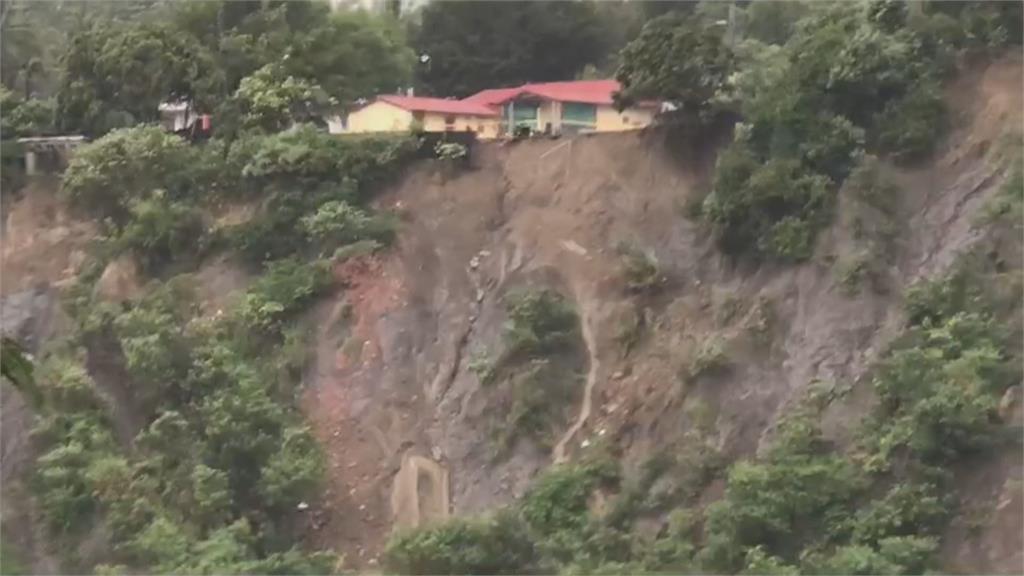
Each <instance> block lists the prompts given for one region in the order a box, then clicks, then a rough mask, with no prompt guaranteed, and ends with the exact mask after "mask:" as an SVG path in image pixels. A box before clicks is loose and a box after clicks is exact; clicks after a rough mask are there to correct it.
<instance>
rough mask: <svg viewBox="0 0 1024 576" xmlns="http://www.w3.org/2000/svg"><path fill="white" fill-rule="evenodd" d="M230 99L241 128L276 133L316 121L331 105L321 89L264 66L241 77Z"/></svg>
mask: <svg viewBox="0 0 1024 576" xmlns="http://www.w3.org/2000/svg"><path fill="white" fill-rule="evenodd" d="M233 100H234V101H235V103H236V104H237V105H238V106H239V108H240V109H241V111H242V117H241V125H242V128H243V129H259V130H266V131H268V132H269V131H278V130H284V129H285V128H288V127H289V126H291V125H292V124H295V123H300V122H307V121H309V120H311V119H314V118H319V117H320V116H321V115H322V114H323V113H324V112H325V111H326V109H327V108H328V107H329V106H331V105H333V104H334V101H333V99H332V98H330V97H329V96H328V95H327V93H326V92H324V90H323V88H321V87H320V86H319V85H317V84H316V83H314V82H311V81H309V80H306V79H304V78H296V77H294V76H291V75H289V74H288V73H287V72H286V71H285V69H284V67H282V66H280V65H278V64H267V65H265V66H263V67H262V68H260V69H259V70H256V71H255V72H253V73H252V74H250V75H249V76H246V77H245V78H242V81H241V82H239V84H238V90H237V91H235V94H234V96H233Z"/></svg>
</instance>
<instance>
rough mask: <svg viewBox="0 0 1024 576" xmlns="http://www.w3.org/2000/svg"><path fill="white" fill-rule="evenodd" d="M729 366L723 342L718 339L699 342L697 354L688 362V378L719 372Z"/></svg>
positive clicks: (713, 338)
mask: <svg viewBox="0 0 1024 576" xmlns="http://www.w3.org/2000/svg"><path fill="white" fill-rule="evenodd" d="M728 364H729V356H728V355H727V354H726V352H725V342H723V341H722V339H721V338H720V337H712V338H708V339H705V340H704V341H702V342H701V345H700V347H699V348H698V349H697V353H696V354H695V355H694V356H693V359H692V360H691V361H690V366H689V369H688V376H689V377H690V378H696V377H698V376H700V375H702V374H707V373H709V372H713V371H716V370H721V369H722V368H725V367H726V366H728Z"/></svg>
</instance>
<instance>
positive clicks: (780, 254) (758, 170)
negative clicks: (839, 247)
mask: <svg viewBox="0 0 1024 576" xmlns="http://www.w3.org/2000/svg"><path fill="white" fill-rule="evenodd" d="M833 194H834V191H833V189H832V185H831V183H830V181H829V180H828V179H827V178H825V177H824V176H819V175H810V174H806V173H804V172H803V171H802V170H801V168H800V165H799V163H797V162H796V161H791V160H770V161H769V162H768V163H766V164H764V165H758V164H757V163H756V161H755V160H754V159H753V158H752V157H751V156H750V154H749V152H747V151H746V150H744V148H743V147H742V146H740V147H736V146H734V147H733V148H731V149H730V150H729V151H727V152H725V153H724V154H723V156H722V158H721V159H720V160H719V164H718V168H717V170H716V176H715V187H714V191H713V192H712V193H711V194H710V195H709V196H708V197H707V199H706V200H705V202H704V214H705V215H706V216H707V217H708V218H709V219H710V220H711V222H713V223H714V224H715V225H716V226H717V227H718V228H719V239H720V242H721V244H722V246H723V248H725V249H726V250H727V251H730V252H733V253H736V252H740V251H743V250H748V249H751V248H754V249H756V250H757V251H758V252H760V253H762V254H765V255H768V256H773V257H776V258H780V259H785V260H802V259H805V258H807V257H808V256H810V253H811V250H812V248H813V245H812V241H813V239H814V235H815V233H816V232H817V230H818V229H820V228H821V227H822V226H823V225H824V224H825V223H826V222H827V219H828V217H829V216H830V210H831V206H832V202H833Z"/></svg>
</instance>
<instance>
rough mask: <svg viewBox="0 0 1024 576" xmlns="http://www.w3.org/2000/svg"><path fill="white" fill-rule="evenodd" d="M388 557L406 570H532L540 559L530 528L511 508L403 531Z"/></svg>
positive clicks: (403, 571)
mask: <svg viewBox="0 0 1024 576" xmlns="http://www.w3.org/2000/svg"><path fill="white" fill-rule="evenodd" d="M384 555H385V558H386V560H387V563H388V565H389V566H391V567H392V568H393V569H395V570H397V571H398V572H399V573H402V574H529V573H532V572H533V571H534V569H535V564H536V562H537V559H536V556H537V554H536V551H535V548H534V544H533V542H532V541H531V540H530V538H529V536H528V535H527V533H526V527H525V526H524V525H523V523H522V521H521V520H520V519H519V518H517V517H516V516H515V515H513V514H511V513H507V512H506V513H500V514H498V515H497V516H496V517H494V518H486V519H481V520H463V519H453V520H449V521H448V522H446V523H445V524H442V525H439V526H434V527H430V528H426V529H421V530H418V531H415V532H409V533H400V534H398V535H396V536H395V537H394V538H392V539H391V541H390V542H388V546H387V549H386V550H385V552H384Z"/></svg>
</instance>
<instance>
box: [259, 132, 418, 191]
mask: <svg viewBox="0 0 1024 576" xmlns="http://www.w3.org/2000/svg"><path fill="white" fill-rule="evenodd" d="M415 149H416V141H415V139H414V138H411V137H409V136H371V137H356V136H352V137H338V136H333V135H331V134H328V133H327V132H324V131H321V130H317V129H316V128H314V127H313V126H310V125H308V124H303V125H299V126H297V127H295V128H294V129H292V130H289V131H287V132H279V133H277V134H273V135H270V136H266V137H264V138H262V139H260V140H259V143H258V145H257V146H256V149H255V151H254V153H253V154H252V157H251V158H250V159H249V161H248V162H247V163H246V164H245V167H244V168H243V170H242V174H243V176H245V177H248V178H257V179H278V180H280V179H282V178H290V179H296V178H298V179H314V180H317V181H318V182H331V181H335V182H341V181H342V179H344V178H348V179H351V180H352V181H353V182H354V183H356V184H357V185H358V190H359V192H360V194H362V195H364V196H365V195H366V194H368V193H369V192H370V191H371V190H377V189H378V188H379V186H380V185H381V184H382V183H384V182H386V181H388V180H389V179H390V178H392V177H394V176H395V174H396V173H397V172H398V170H397V169H398V168H400V167H401V165H402V164H403V163H404V162H405V161H407V160H409V159H410V158H411V155H412V152H414V151H415Z"/></svg>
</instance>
